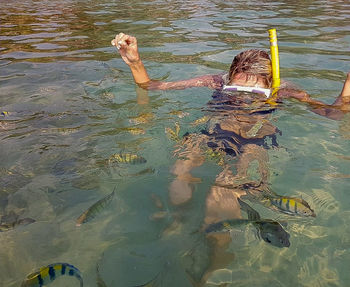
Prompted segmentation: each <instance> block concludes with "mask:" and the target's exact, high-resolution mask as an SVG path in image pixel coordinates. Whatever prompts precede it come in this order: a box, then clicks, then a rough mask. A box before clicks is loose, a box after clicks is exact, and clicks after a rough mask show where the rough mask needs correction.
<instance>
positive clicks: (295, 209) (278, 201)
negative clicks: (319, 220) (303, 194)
mask: <svg viewBox="0 0 350 287" xmlns="http://www.w3.org/2000/svg"><path fill="white" fill-rule="evenodd" d="M268 199H269V201H270V203H271V204H272V205H273V206H275V207H277V208H278V209H279V210H280V211H282V212H284V213H287V214H290V215H299V216H312V217H316V214H315V212H314V211H313V210H312V209H311V207H310V205H309V204H308V203H307V202H306V201H305V200H304V199H301V198H296V197H287V196H278V197H275V196H273V197H269V198H268Z"/></svg>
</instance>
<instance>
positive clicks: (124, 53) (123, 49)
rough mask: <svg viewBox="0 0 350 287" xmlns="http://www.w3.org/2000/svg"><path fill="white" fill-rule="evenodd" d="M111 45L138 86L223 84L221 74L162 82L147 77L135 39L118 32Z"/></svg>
mask: <svg viewBox="0 0 350 287" xmlns="http://www.w3.org/2000/svg"><path fill="white" fill-rule="evenodd" d="M111 43H112V45H113V46H115V47H117V49H118V51H119V54H120V56H121V57H122V59H123V60H124V62H125V63H126V64H127V65H128V66H129V67H130V70H131V73H132V75H133V77H134V81H135V83H136V84H138V85H139V86H140V87H142V88H145V89H151V90H170V89H173V90H179V89H186V88H190V87H209V88H212V89H217V88H220V87H221V86H222V85H223V80H222V75H204V76H200V77H197V78H192V79H188V80H182V81H175V82H162V81H156V80H152V79H150V78H149V76H148V74H147V70H146V68H145V66H144V65H143V63H142V60H141V58H140V55H139V52H138V47H137V39H136V38H135V37H133V36H130V35H126V34H124V33H119V34H118V35H116V36H115V38H114V39H113V40H112V42H111Z"/></svg>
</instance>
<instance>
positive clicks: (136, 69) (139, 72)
mask: <svg viewBox="0 0 350 287" xmlns="http://www.w3.org/2000/svg"><path fill="white" fill-rule="evenodd" d="M129 67H130V70H131V73H132V75H133V77H134V81H135V83H136V84H139V85H140V84H145V83H148V82H149V81H150V78H149V76H148V74H147V71H146V68H145V66H144V65H143V63H142V61H141V60H140V61H138V62H137V63H133V64H131V65H129Z"/></svg>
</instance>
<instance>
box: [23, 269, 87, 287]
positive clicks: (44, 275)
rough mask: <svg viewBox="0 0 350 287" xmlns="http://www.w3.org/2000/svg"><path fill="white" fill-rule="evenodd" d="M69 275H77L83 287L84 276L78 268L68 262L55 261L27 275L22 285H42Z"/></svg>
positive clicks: (34, 286) (39, 286)
mask: <svg viewBox="0 0 350 287" xmlns="http://www.w3.org/2000/svg"><path fill="white" fill-rule="evenodd" d="M61 275H68V276H74V277H76V278H77V279H78V280H79V282H80V287H83V278H82V277H81V273H80V271H79V269H78V268H76V267H74V266H73V265H70V264H68V263H54V264H50V265H48V266H45V267H42V268H40V269H39V270H38V271H36V272H33V273H31V274H29V275H28V276H27V278H26V279H25V280H24V281H23V283H22V285H21V287H41V286H45V285H47V284H49V283H51V282H52V281H54V280H55V279H56V278H57V277H58V276H61Z"/></svg>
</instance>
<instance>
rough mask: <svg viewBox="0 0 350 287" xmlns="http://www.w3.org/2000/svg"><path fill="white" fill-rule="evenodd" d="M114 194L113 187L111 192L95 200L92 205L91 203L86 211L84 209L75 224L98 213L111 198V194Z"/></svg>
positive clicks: (87, 219) (85, 220) (84, 221)
mask: <svg viewBox="0 0 350 287" xmlns="http://www.w3.org/2000/svg"><path fill="white" fill-rule="evenodd" d="M114 194H115V188H114V190H113V192H112V193H110V194H108V195H107V196H105V197H104V198H102V199H100V200H99V201H97V202H95V203H94V204H93V205H91V206H90V207H89V208H88V209H87V210H86V211H84V212H83V213H82V214H81V215H80V216H79V217H78V218H77V221H76V226H80V225H82V224H83V223H86V222H88V221H90V220H91V219H93V218H94V217H95V216H96V215H97V214H98V213H100V212H101V211H102V210H103V209H104V208H105V207H106V206H107V205H108V204H109V203H110V202H111V201H112V199H113V196H114Z"/></svg>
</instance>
